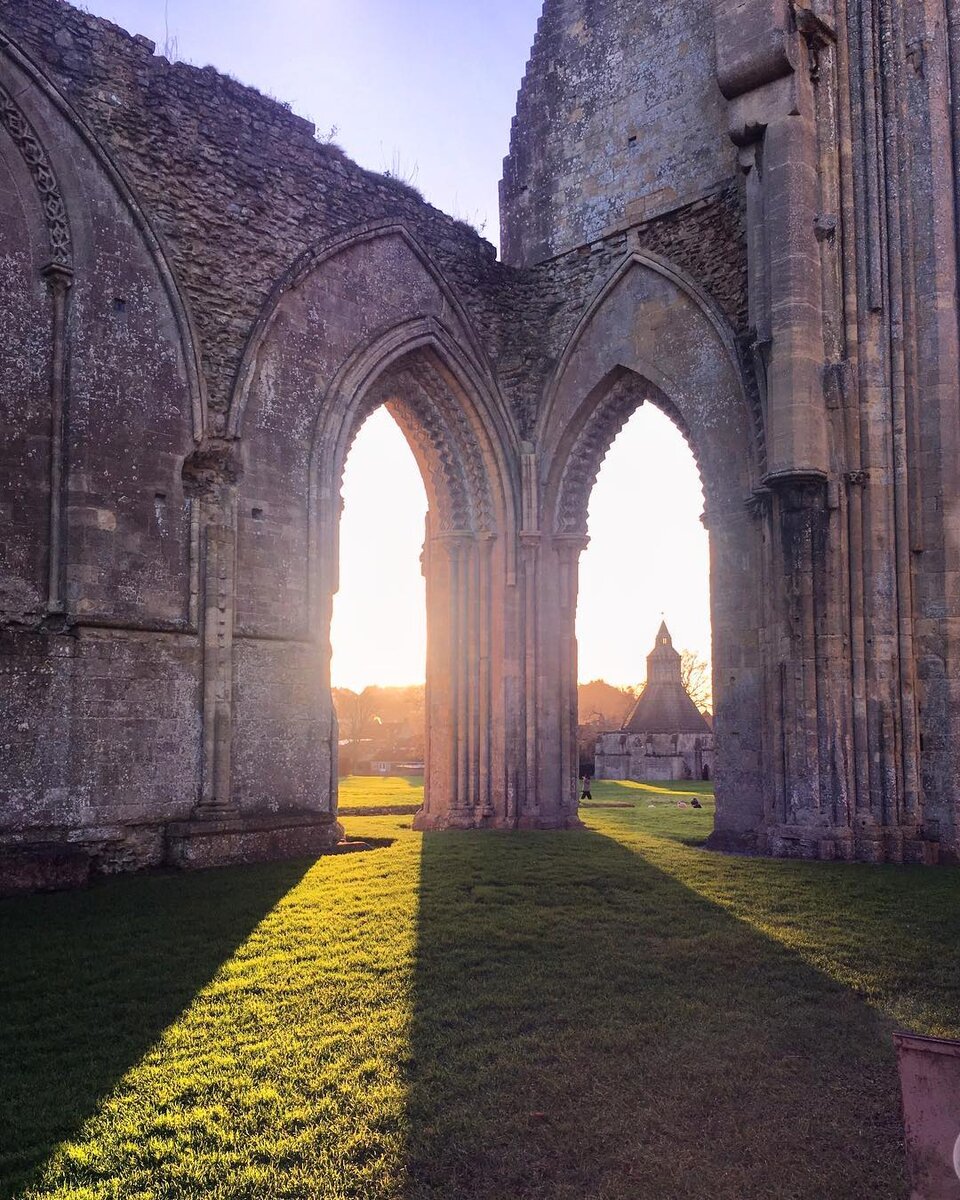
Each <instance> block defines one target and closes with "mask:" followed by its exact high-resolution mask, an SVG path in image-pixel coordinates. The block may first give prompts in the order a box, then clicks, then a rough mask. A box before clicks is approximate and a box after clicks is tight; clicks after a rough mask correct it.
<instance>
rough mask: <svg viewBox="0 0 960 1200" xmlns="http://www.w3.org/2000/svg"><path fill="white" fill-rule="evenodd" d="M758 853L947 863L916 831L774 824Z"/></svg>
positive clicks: (934, 844) (938, 849)
mask: <svg viewBox="0 0 960 1200" xmlns="http://www.w3.org/2000/svg"><path fill="white" fill-rule="evenodd" d="M759 849H760V852H761V853H763V854H769V855H772V856H773V857H775V858H804V859H818V860H820V861H825V862H830V861H838V862H866V863H897V864H899V863H902V864H907V865H911V864H912V865H921V866H937V865H938V864H940V863H941V862H950V861H951V858H950V854H949V850H948V848H945V847H942V846H941V845H940V844H939V843H938V842H933V841H930V840H928V839H925V838H923V836H922V835H921V831H920V830H919V829H911V828H903V829H890V828H888V829H880V828H873V827H870V828H859V829H849V828H848V827H846V826H837V827H831V826H824V827H822V828H816V827H813V826H806V825H775V826H772V827H770V828H769V829H766V830H763V831H762V833H761V836H760V842H759Z"/></svg>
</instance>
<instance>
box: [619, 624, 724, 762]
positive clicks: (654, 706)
mask: <svg viewBox="0 0 960 1200" xmlns="http://www.w3.org/2000/svg"><path fill="white" fill-rule="evenodd" d="M713 750H714V745H713V732H712V730H711V728H710V723H709V722H708V720H707V718H706V717H705V716H704V715H703V713H702V712H700V710H699V709H698V708H697V706H696V704H694V702H693V700H692V699H691V697H690V695H689V693H688V692H687V690H686V688H685V687H684V685H683V676H682V672H681V657H680V655H679V654H678V653H677V651H676V650H675V649H674V645H673V638H672V637H671V636H670V630H669V629H668V628H667V623H666V621H664V622H662V623H661V625H660V628H659V630H658V631H657V637H656V642H655V643H654V647H653V649H652V650H651V652H650V653H649V654H648V655H647V682H646V684H645V685H644V688H643V691H642V692H641V693H640V695H639V696H638V697H637V701H636V703H635V704H634V706H633V708H632V709H631V710H630V713H629V714H628V716H627V719H626V720H625V721H624V723H623V725H622V726H621V728H620V730H619V731H618V732H616V733H605V734H602V735H601V736H600V738H599V740H598V742H597V751H596V776H597V778H598V779H632V780H637V781H657V780H682V779H709V778H711V776H712V773H713Z"/></svg>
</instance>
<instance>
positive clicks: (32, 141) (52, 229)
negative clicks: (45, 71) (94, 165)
mask: <svg viewBox="0 0 960 1200" xmlns="http://www.w3.org/2000/svg"><path fill="white" fill-rule="evenodd" d="M0 123H2V124H3V127H4V128H5V129H6V131H7V133H9V134H10V136H11V138H13V141H14V143H15V145H16V147H17V149H18V150H19V151H20V154H21V155H22V156H23V160H24V162H25V163H26V164H27V166H28V168H29V169H30V175H31V176H32V178H33V182H34V185H35V186H36V189H37V192H38V194H39V196H40V204H41V207H42V208H43V215H44V220H45V221H46V223H47V232H48V233H49V236H50V265H52V266H56V267H61V268H64V269H66V270H68V271H72V270H73V244H72V239H71V236H70V221H69V219H68V217H67V206H66V204H65V203H64V201H63V195H62V194H61V192H60V184H59V182H58V180H57V174H56V171H54V169H53V166H52V164H51V162H50V159H49V158H48V157H47V153H46V151H45V150H44V148H43V145H42V143H41V141H40V139H39V137H37V134H36V131H35V130H34V128H33V126H32V125H31V124H30V122H29V121H28V120H27V118H26V117H25V116H24V114H23V112H22V111H21V110H20V109H19V108H18V107H17V105H16V103H15V102H14V100H13V97H12V96H11V95H10V93H9V92H8V91H7V89H6V88H5V87H4V86H3V85H2V84H0Z"/></svg>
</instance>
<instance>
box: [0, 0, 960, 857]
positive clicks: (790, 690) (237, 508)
mask: <svg viewBox="0 0 960 1200" xmlns="http://www.w3.org/2000/svg"><path fill="white" fill-rule="evenodd" d="M958 28H960V13H958V12H956V11H954V3H953V0H949V2H947V0H921V2H920V3H918V4H911V5H909V6H908V5H905V4H900V3H899V2H894V0H885V3H883V4H881V5H879V6H877V7H876V9H871V10H870V11H869V12H865V11H862V10H861V6H858V5H853V4H849V5H848V4H846V3H845V2H844V0H793V2H790V0H713V2H712V3H708V2H707V0H682V2H680V3H673V4H662V3H651V4H644V5H637V4H625V3H623V2H622V0H547V3H546V5H545V8H544V14H543V17H542V19H541V22H540V27H539V31H538V35H537V40H536V43H535V46H534V48H533V52H532V56H531V60H530V64H529V67H528V71H527V75H526V78H525V80H524V82H523V84H522V87H521V91H520V97H519V102H518V117H517V121H516V123H515V126H514V129H513V134H512V138H511V151H510V156H509V157H508V159H507V162H506V164H505V168H504V182H503V188H502V197H503V229H504V262H503V263H501V262H498V261H497V259H496V255H495V252H494V250H493V248H492V247H491V246H489V245H488V244H487V243H485V242H484V241H483V240H482V239H481V238H480V237H478V236H477V235H476V234H475V233H474V232H473V231H472V230H470V229H469V228H467V227H466V226H464V225H462V224H460V223H458V222H456V221H454V220H452V219H450V218H448V217H446V216H444V215H443V214H442V213H440V212H438V211H437V210H435V209H433V208H431V207H430V206H429V205H427V204H425V203H424V202H423V201H422V200H421V199H420V197H419V196H418V195H417V194H416V193H415V192H414V191H413V190H412V189H410V188H408V187H406V186H405V185H403V184H402V183H399V182H398V181H396V180H392V179H389V178H387V177H384V176H380V175H377V174H375V173H371V172H367V171H364V170H362V169H361V168H359V167H358V166H356V165H355V164H353V163H351V162H350V161H349V160H348V159H347V158H346V157H345V156H344V155H343V154H342V153H341V152H340V151H339V150H338V149H337V148H336V147H334V146H330V145H326V144H324V143H322V142H320V141H318V140H317V138H316V135H315V131H314V130H313V128H312V126H310V125H309V124H308V123H307V122H305V121H303V120H301V119H300V118H298V117H296V116H295V115H293V114H292V113H290V112H289V111H287V110H286V109H285V108H284V107H283V106H282V105H280V104H278V103H277V102H275V101H273V100H270V99H268V98H266V97H263V96H261V95H259V94H258V93H256V92H254V91H251V90H250V89H248V88H245V87H243V86H241V85H240V84H238V83H236V82H235V81H233V80H230V79H228V78H226V77H224V76H222V75H220V74H218V73H217V72H216V71H215V70H213V69H212V68H204V69H197V68H194V67H189V66H186V65H183V64H170V63H168V62H167V61H166V60H165V59H163V58H161V57H158V56H157V55H156V54H155V52H154V49H153V47H152V46H151V45H150V44H149V43H148V42H146V41H145V40H144V39H142V38H136V37H132V36H130V35H128V34H126V33H124V32H123V31H122V30H119V29H117V28H116V27H115V26H112V25H110V24H109V23H108V22H105V21H101V20H98V19H97V18H94V17H91V16H89V15H86V14H83V13H81V12H79V11H77V10H75V9H72V8H70V7H69V6H68V5H66V4H64V3H62V2H61V0H0V283H2V289H0V297H2V299H0V331H2V333H0V346H2V347H3V352H2V354H0V405H2V416H3V422H4V430H5V433H6V434H7V436H5V438H4V440H3V443H2V445H0V520H2V522H3V527H2V536H0V673H2V679H3V690H2V693H0V728H2V737H0V756H2V761H0V780H2V782H0V859H3V860H4V861H5V862H7V863H8V865H9V863H10V862H11V861H13V859H12V858H11V855H12V856H13V858H15V857H16V854H20V855H21V856H22V855H23V854H26V853H28V851H29V853H31V854H35V855H40V856H41V858H42V856H43V854H50V853H52V852H53V851H54V850H56V849H57V848H63V847H64V846H72V847H75V848H77V849H78V850H79V851H80V852H81V854H82V855H83V856H85V857H86V859H87V860H88V861H89V862H90V863H92V865H93V867H94V869H99V870H118V869H124V868H132V867H141V866H146V865H152V864H157V863H160V862H168V863H176V864H181V865H202V864H203V863H206V862H215V861H236V860H243V859H252V858H260V857H271V856H276V855H281V854H289V853H295V852H312V851H314V850H316V849H320V848H322V847H323V846H324V845H327V844H329V843H330V842H331V841H332V840H335V839H336V837H337V836H338V833H339V827H338V826H337V823H336V742H337V730H336V723H335V717H334V714H333V710H332V705H331V702H330V691H329V618H330V611H331V605H332V597H333V595H334V593H335V591H336V588H337V554H338V546H337V541H338V523H339V511H340V499H339V492H340V480H341V476H342V470H343V464H344V461H345V458H346V455H347V453H348V452H349V448H350V445H351V443H352V440H353V437H354V436H355V434H356V431H357V429H358V428H359V425H360V423H361V422H362V420H363V419H364V418H365V417H366V415H368V413H369V412H371V411H372V410H373V409H374V408H375V407H377V406H378V405H380V404H386V405H387V406H388V407H389V409H390V411H391V412H392V413H393V415H394V416H395V417H396V418H397V420H398V421H399V423H400V425H401V427H402V428H403V430H404V432H405V434H406V435H407V438H408V441H409V442H410V445H411V448H412V449H413V451H414V454H415V456H416V458H417V461H418V463H419V464H420V467H421V470H422V472H423V475H424V480H425V484H426V486H427V492H428V497H429V501H430V518H429V525H428V530H427V539H426V545H425V553H424V571H425V574H426V578H427V596H428V620H429V625H430V649H429V662H428V753H427V757H428V780H427V798H426V804H425V809H424V812H423V813H422V814H421V817H420V818H419V822H420V823H421V824H422V825H423V826H424V827H432V828H444V827H448V826H451V825H453V826H499V827H508V828H515V827H518V826H519V827H563V826H571V825H575V824H576V823H577V815H576V788H575V784H576V773H577V770H576V768H577V762H576V737H575V731H576V678H577V670H576V667H577V648H576V640H575V636H574V621H575V613H576V597H577V586H578V584H577V573H578V561H579V555H580V552H581V551H582V548H583V546H584V545H585V539H586V537H587V534H588V528H587V509H588V503H589V496H590V490H591V488H592V485H593V482H594V480H595V478H596V476H597V473H598V472H599V470H600V467H601V464H602V461H603V457H604V455H605V454H606V451H607V449H608V448H609V446H610V444H611V443H612V440H613V438H614V437H615V436H616V434H617V432H618V431H619V429H620V428H621V427H622V426H623V424H624V423H625V421H626V420H627V419H628V418H629V416H630V415H631V413H632V412H633V411H635V409H636V407H637V406H638V405H640V404H643V403H653V404H656V405H658V406H659V407H661V408H662V409H663V410H664V411H665V412H667V413H668V415H670V417H671V418H672V419H673V420H674V421H675V422H676V424H677V425H678V427H679V428H680V430H681V431H682V433H683V434H684V436H685V437H686V439H687V441H688V443H689V445H690V447H691V450H692V452H693V454H694V456H695V458H696V460H697V463H698V466H699V468H700V472H701V477H702V480H703V487H704V501H705V514H704V519H705V522H706V523H707V525H708V528H709V530H710V534H711V561H712V569H711V575H712V577H711V597H712V607H713V626H714V638H715V647H714V666H715V679H714V692H715V697H716V701H717V715H716V732H717V769H716V782H717V794H718V825H717V834H716V843H717V844H718V845H722V846H728V847H731V848H739V849H744V848H746V849H759V850H763V851H767V852H772V853H777V854H802V855H805V856H820V857H831V858H838V857H839V858H864V859H870V860H882V859H892V860H895V861H913V862H930V863H932V862H937V861H941V862H950V861H955V860H956V859H957V857H958V828H960V817H958V800H957V798H958V795H960V788H958V784H960V779H958V772H960V766H958V762H957V752H956V746H957V737H958V735H960V707H958V700H960V696H958V675H960V664H958V653H960V641H958V635H960V627H958V624H957V622H958V605H960V593H958V590H957V580H958V578H960V576H958V570H957V566H958V564H957V551H958V549H960V546H958V529H960V525H958V522H960V513H958V511H957V505H958V496H960V486H958V484H960V481H958V479H957V467H956V463H957V461H958V455H957V453H956V451H957V445H956V443H957V440H958V432H960V430H958V422H957V412H958V407H960V403H958V391H957V377H958V373H960V372H958V353H957V314H956V237H955V229H956V213H957V203H956V196H957V194H958V189H957V186H956V177H955V164H956V162H957V161H960V155H958V154H957V153H956V151H957V149H958V147H960V131H958V128H957V125H956V121H957V119H956V117H955V114H954V113H953V112H952V111H951V108H950V105H949V95H950V94H951V89H955V85H956V80H955V76H957V72H958V70H960V47H958V45H957V39H956V36H955V35H956V31H957V29H958ZM4 848H6V849H4ZM18 848H19V849H18ZM4 855H6V858H4Z"/></svg>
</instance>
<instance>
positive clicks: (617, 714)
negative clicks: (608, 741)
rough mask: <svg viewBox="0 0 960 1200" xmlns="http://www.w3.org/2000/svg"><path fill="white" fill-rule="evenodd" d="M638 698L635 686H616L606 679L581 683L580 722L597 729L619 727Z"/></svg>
mask: <svg viewBox="0 0 960 1200" xmlns="http://www.w3.org/2000/svg"><path fill="white" fill-rule="evenodd" d="M636 698H637V693H636V690H635V689H634V688H629V687H614V686H613V684H611V683H607V681H606V680H605V679H594V680H593V681H592V682H591V683H581V684H580V687H579V688H578V690H577V699H578V702H579V708H580V723H581V724H582V725H590V726H592V727H594V728H595V729H596V728H606V729H619V728H620V726H621V725H622V724H623V721H624V718H625V717H626V715H627V713H628V712H629V711H630V708H631V705H632V704H633V702H634V700H636Z"/></svg>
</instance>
